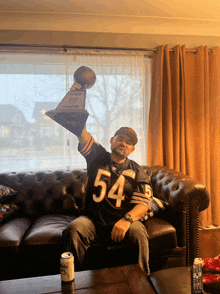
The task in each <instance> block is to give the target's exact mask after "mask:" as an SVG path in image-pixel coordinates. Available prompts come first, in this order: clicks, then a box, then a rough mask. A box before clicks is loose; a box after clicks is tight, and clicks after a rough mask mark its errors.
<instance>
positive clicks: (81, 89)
mask: <svg viewBox="0 0 220 294" xmlns="http://www.w3.org/2000/svg"><path fill="white" fill-rule="evenodd" d="M95 81H96V75H95V73H94V71H93V70H92V69H91V68H89V67H86V66H81V67H79V68H78V69H77V70H76V71H75V73H74V84H73V85H72V87H71V89H70V91H68V92H67V94H66V95H65V96H64V98H63V100H62V101H61V102H60V103H59V105H58V106H57V108H56V109H55V110H49V111H47V112H46V113H45V114H46V115H47V116H49V117H50V118H51V119H53V120H54V121H56V122H57V123H58V124H60V125H61V126H63V127H64V128H66V129H67V130H68V131H70V132H71V133H73V134H75V135H76V136H80V135H81V133H82V130H83V128H84V126H85V123H86V121H87V118H88V116H89V113H88V111H87V110H85V100H86V90H87V89H89V88H91V87H92V86H93V85H94V84H95Z"/></svg>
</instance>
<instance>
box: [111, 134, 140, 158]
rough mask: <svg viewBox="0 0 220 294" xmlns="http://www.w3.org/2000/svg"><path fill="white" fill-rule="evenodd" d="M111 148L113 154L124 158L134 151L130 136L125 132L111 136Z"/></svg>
mask: <svg viewBox="0 0 220 294" xmlns="http://www.w3.org/2000/svg"><path fill="white" fill-rule="evenodd" d="M110 143H111V150H112V153H114V154H115V155H117V156H119V157H121V158H126V157H128V156H129V155H130V154H131V153H132V152H133V151H134V149H135V148H134V145H133V141H132V139H131V137H129V136H128V135H125V134H118V135H116V136H115V137H113V138H111V140H110Z"/></svg>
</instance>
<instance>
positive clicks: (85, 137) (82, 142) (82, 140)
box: [77, 127, 91, 148]
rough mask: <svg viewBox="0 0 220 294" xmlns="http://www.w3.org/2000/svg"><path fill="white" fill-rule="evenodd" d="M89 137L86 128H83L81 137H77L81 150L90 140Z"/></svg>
mask: <svg viewBox="0 0 220 294" xmlns="http://www.w3.org/2000/svg"><path fill="white" fill-rule="evenodd" d="M90 136H91V135H90V133H88V132H87V130H86V128H85V127H84V129H83V130H82V133H81V135H80V136H77V138H78V140H79V144H80V145H81V147H82V148H83V147H84V146H85V145H86V143H87V141H88V140H89V139H90Z"/></svg>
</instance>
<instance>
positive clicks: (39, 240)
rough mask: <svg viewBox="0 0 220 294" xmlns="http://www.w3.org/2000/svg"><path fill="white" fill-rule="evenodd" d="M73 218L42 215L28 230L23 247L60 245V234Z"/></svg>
mask: <svg viewBox="0 0 220 294" xmlns="http://www.w3.org/2000/svg"><path fill="white" fill-rule="evenodd" d="M75 218H76V217H75V216H68V215H44V216H41V217H39V218H38V219H37V220H36V221H35V222H34V224H33V225H32V226H31V227H30V228H29V230H28V233H27V235H26V236H25V238H24V241H23V244H24V246H34V245H51V244H60V243H61V241H62V232H63V230H64V229H65V228H66V227H67V226H68V224H69V223H70V222H71V221H72V220H74V219H75Z"/></svg>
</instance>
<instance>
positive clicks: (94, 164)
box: [63, 127, 153, 275]
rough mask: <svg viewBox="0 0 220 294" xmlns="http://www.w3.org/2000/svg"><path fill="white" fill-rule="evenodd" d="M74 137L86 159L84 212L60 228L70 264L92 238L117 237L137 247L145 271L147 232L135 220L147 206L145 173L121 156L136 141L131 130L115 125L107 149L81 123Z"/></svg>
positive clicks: (148, 189)
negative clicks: (69, 253)
mask: <svg viewBox="0 0 220 294" xmlns="http://www.w3.org/2000/svg"><path fill="white" fill-rule="evenodd" d="M78 140H79V152H80V153H81V154H82V155H83V156H84V157H85V159H86V161H87V173H88V184H87V194H86V203H85V216H80V217H78V218H77V219H75V220H74V221H72V222H71V223H70V225H69V226H68V228H67V229H66V230H65V231H64V234H63V235H64V240H65V242H66V245H67V250H69V251H72V252H73V253H74V256H75V263H76V268H77V267H79V268H81V269H82V268H83V261H84V258H85V255H86V252H87V250H88V248H89V247H91V246H92V245H93V244H95V243H96V242H99V243H102V244H109V243H111V242H112V243H114V244H116V243H117V242H122V243H123V244H125V245H129V246H132V247H133V248H138V250H139V257H138V262H139V265H140V267H141V268H142V270H143V271H145V272H146V274H147V275H148V274H149V273H150V270H149V256H148V255H149V249H148V235H147V231H146V228H145V227H144V225H143V224H142V223H141V222H140V221H139V220H140V219H141V218H142V217H143V216H144V215H145V213H146V212H147V211H148V210H149V209H150V208H151V202H152V196H153V195H152V189H151V186H150V179H149V176H148V175H147V174H146V173H145V171H144V170H143V169H142V168H141V167H140V166H139V165H138V164H137V163H136V162H134V161H132V160H129V159H128V158H127V157H128V156H129V155H130V154H131V153H132V152H133V151H134V150H135V145H136V143H137V141H138V139H137V135H136V133H135V131H134V130H133V129H131V128H128V127H122V128H120V129H119V130H118V131H117V132H116V133H115V135H114V137H112V138H111V140H110V143H111V153H109V152H107V151H106V150H105V149H104V148H103V147H102V146H101V145H99V144H98V143H97V142H96V141H95V140H94V138H93V137H92V136H91V134H90V133H88V132H87V131H86V129H85V128H84V129H83V131H82V134H81V135H80V136H79V137H78Z"/></svg>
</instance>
